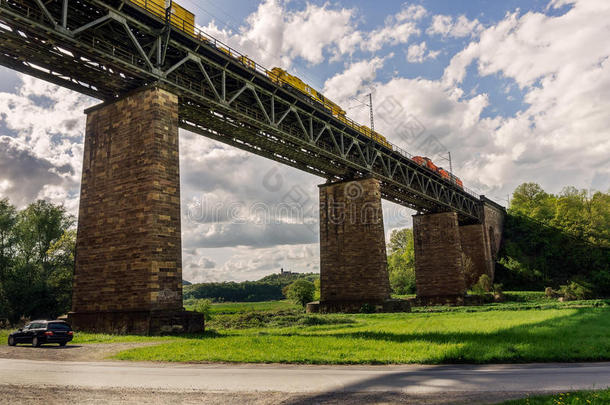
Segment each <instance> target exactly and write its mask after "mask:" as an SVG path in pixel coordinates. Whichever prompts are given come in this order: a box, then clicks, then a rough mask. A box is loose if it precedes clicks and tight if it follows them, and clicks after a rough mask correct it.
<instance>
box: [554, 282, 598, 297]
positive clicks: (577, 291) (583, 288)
mask: <svg viewBox="0 0 610 405" xmlns="http://www.w3.org/2000/svg"><path fill="white" fill-rule="evenodd" d="M591 293H592V290H591V286H590V285H589V284H588V283H585V282H582V281H580V282H579V281H571V282H570V283H568V284H567V285H562V286H560V287H559V294H560V295H561V296H562V297H563V300H564V301H574V300H584V299H587V298H589V297H591Z"/></svg>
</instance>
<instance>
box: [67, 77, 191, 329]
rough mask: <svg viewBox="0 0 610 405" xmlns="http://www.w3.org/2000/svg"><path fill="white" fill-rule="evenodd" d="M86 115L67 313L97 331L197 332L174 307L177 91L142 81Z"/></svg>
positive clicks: (178, 288)
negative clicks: (142, 86)
mask: <svg viewBox="0 0 610 405" xmlns="http://www.w3.org/2000/svg"><path fill="white" fill-rule="evenodd" d="M86 114H87V127H86V134H85V150H84V160H83V175H82V184H81V198H80V208H79V220H78V234H77V242H76V264H75V272H74V287H73V296H72V312H71V313H70V314H69V320H70V321H71V322H72V325H73V327H75V328H76V329H80V330H88V331H99V332H114V333H117V332H118V333H138V334H156V333H161V332H170V331H173V332H177V331H185V332H186V331H189V332H195V331H201V330H203V317H202V315H201V314H197V313H193V312H187V311H184V310H183V308H182V251H181V235H180V174H179V157H178V99H177V96H175V95H173V94H171V93H169V92H167V91H165V90H162V89H159V88H155V87H150V88H145V89H141V90H139V91H136V92H134V93H132V94H130V95H128V96H126V97H125V98H122V99H120V100H118V101H115V102H112V103H105V104H101V105H99V106H96V107H93V108H90V109H89V110H87V111H86Z"/></svg>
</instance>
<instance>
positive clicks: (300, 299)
mask: <svg viewBox="0 0 610 405" xmlns="http://www.w3.org/2000/svg"><path fill="white" fill-rule="evenodd" d="M315 290H316V288H315V286H314V284H313V283H312V282H311V281H307V280H303V279H300V280H297V281H295V282H293V283H292V284H290V285H288V286H287V287H286V288H285V291H286V292H285V293H286V298H288V299H289V300H291V301H292V302H294V303H295V304H300V305H302V306H303V307H304V306H305V305H306V304H307V303H308V302H311V301H313V297H314V293H315Z"/></svg>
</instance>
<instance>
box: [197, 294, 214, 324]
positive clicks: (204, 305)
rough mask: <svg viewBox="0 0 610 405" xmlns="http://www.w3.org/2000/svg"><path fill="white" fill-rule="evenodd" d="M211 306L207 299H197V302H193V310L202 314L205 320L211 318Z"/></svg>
mask: <svg viewBox="0 0 610 405" xmlns="http://www.w3.org/2000/svg"><path fill="white" fill-rule="evenodd" d="M211 306H212V302H211V301H210V300H208V299H205V300H197V303H196V304H195V311H196V312H199V313H201V314H203V316H204V319H205V320H206V321H209V320H210V319H212V315H211Z"/></svg>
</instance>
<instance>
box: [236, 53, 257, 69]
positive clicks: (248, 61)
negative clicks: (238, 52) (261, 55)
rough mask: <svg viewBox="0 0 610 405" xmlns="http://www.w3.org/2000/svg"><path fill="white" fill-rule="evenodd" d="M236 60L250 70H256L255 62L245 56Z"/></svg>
mask: <svg viewBox="0 0 610 405" xmlns="http://www.w3.org/2000/svg"><path fill="white" fill-rule="evenodd" d="M237 59H238V60H239V61H240V62H241V63H243V64H244V65H245V66H247V67H249V68H250V69H255V70H256V62H254V61H253V60H252V59H250V58H248V57H247V56H240V57H239V58H237Z"/></svg>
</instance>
